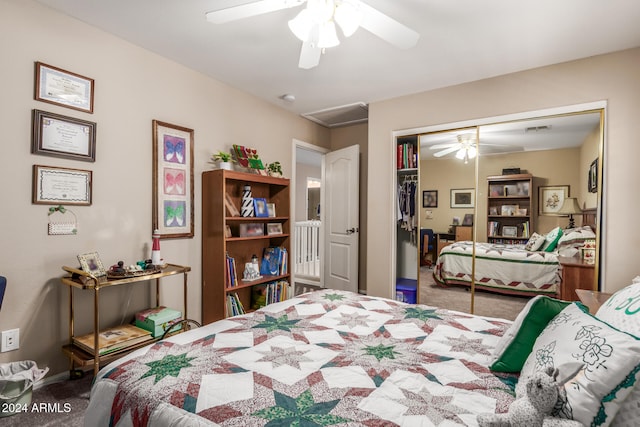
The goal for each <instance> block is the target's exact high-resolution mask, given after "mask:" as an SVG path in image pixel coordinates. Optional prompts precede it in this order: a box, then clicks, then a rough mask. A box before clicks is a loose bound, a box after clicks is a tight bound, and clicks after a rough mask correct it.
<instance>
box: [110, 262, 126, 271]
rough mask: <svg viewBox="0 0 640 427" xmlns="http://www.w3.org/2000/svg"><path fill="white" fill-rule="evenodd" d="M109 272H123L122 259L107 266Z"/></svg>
mask: <svg viewBox="0 0 640 427" xmlns="http://www.w3.org/2000/svg"><path fill="white" fill-rule="evenodd" d="M109 272H110V273H113V274H124V273H125V272H126V271H125V269H124V261H118V263H117V264H115V265H112V266H111V268H109Z"/></svg>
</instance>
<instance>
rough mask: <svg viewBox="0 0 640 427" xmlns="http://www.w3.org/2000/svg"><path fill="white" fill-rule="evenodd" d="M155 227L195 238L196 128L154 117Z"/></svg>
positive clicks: (167, 236)
mask: <svg viewBox="0 0 640 427" xmlns="http://www.w3.org/2000/svg"><path fill="white" fill-rule="evenodd" d="M152 215H153V221H152V222H153V227H152V229H153V230H158V231H159V234H160V238H161V239H171V238H185V237H189V238H190V237H193V129H188V128H185V127H182V126H176V125H172V124H169V123H165V122H161V121H158V120H153V214H152Z"/></svg>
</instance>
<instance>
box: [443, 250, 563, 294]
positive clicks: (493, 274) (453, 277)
mask: <svg viewBox="0 0 640 427" xmlns="http://www.w3.org/2000/svg"><path fill="white" fill-rule="evenodd" d="M472 253H473V242H471V241H462V242H455V243H452V244H451V245H448V246H445V247H444V248H443V249H442V251H441V252H440V255H439V256H438V261H437V262H436V266H435V268H434V269H433V277H434V279H435V281H436V283H438V284H439V285H442V286H453V285H461V286H471V272H472V256H471V255H472ZM475 254H476V256H475V259H476V262H475V272H474V273H475V276H474V277H475V288H476V289H480V290H488V291H493V292H498V293H502V294H509V295H550V296H556V295H559V291H560V283H561V276H560V263H559V262H558V253H557V252H544V251H527V250H525V249H524V248H523V247H522V246H521V245H520V246H516V245H503V244H492V243H483V242H477V243H476V244H475Z"/></svg>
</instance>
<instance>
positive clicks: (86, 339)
mask: <svg viewBox="0 0 640 427" xmlns="http://www.w3.org/2000/svg"><path fill="white" fill-rule="evenodd" d="M94 339H95V338H94V334H92V333H91V334H87V335H82V336H80V337H73V344H75V345H76V346H78V347H80V348H81V349H83V350H84V351H86V352H87V353H90V354H94V355H95V351H94ZM151 339H152V337H151V332H150V331H145V330H144V329H142V328H138V327H137V326H133V325H129V324H127V325H120V326H116V327H114V328H109V329H105V330H103V331H100V332H99V333H98V354H99V355H100V356H103V355H105V354H109V353H113V352H115V351H118V350H122V349H125V348H128V347H131V346H134V345H137V344H140V343H143V342H146V341H151Z"/></svg>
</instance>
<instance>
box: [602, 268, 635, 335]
mask: <svg viewBox="0 0 640 427" xmlns="http://www.w3.org/2000/svg"><path fill="white" fill-rule="evenodd" d="M633 280H634V283H632V284H630V285H629V286H627V287H626V288H622V289H620V290H619V291H618V292H616V293H614V294H613V295H611V296H610V297H609V299H608V300H607V301H605V303H604V304H602V306H600V308H599V309H598V311H597V312H596V317H597V318H598V319H600V320H602V321H604V322H607V323H608V324H610V325H611V326H613V327H614V328H618V329H620V330H621V331H624V332H628V333H630V334H632V335H635V336H637V337H640V276H638V277H636V278H635V279H633Z"/></svg>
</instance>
